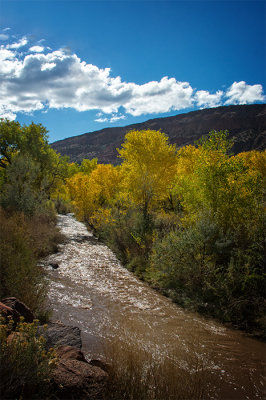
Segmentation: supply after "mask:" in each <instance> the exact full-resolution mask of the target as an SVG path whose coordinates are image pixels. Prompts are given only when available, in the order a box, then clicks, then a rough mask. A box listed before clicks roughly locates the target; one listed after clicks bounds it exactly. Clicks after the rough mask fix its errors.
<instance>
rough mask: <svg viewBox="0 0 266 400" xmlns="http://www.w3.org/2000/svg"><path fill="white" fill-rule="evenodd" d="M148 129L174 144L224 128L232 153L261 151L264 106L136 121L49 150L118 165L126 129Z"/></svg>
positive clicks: (265, 122) (73, 158)
mask: <svg viewBox="0 0 266 400" xmlns="http://www.w3.org/2000/svg"><path fill="white" fill-rule="evenodd" d="M133 129H134V130H142V129H152V130H161V131H162V132H164V133H166V134H167V135H168V137H169V140H170V142H171V143H175V144H176V145H177V147H182V146H185V145H188V144H194V142H195V140H198V139H200V138H201V137H202V136H203V135H206V134H208V133H209V132H210V131H211V130H213V129H214V130H217V131H219V130H228V131H229V133H230V137H232V138H234V142H235V145H234V148H233V152H234V153H235V154H236V153H239V152H242V151H249V150H263V149H265V147H266V135H265V133H266V105H265V104H251V105H237V106H223V107H216V108H210V109H205V110H199V111H192V112H189V113H186V114H179V115H176V116H173V117H167V118H155V119H150V120H148V121H145V122H142V123H140V124H134V125H128V126H124V127H117V128H105V129H102V130H99V131H96V132H89V133H85V134H83V135H78V136H74V137H70V138H67V139H64V140H60V141H58V142H55V143H52V144H51V146H52V148H53V149H55V150H57V151H58V152H59V153H61V154H62V155H67V156H69V157H70V160H71V161H77V162H81V161H82V160H83V158H89V159H91V158H94V157H97V158H98V160H99V162H100V163H105V164H108V163H111V164H114V165H115V164H119V163H121V159H120V158H118V157H117V155H118V153H117V150H116V149H117V148H121V143H123V142H124V138H125V134H126V133H127V132H129V131H130V130H133Z"/></svg>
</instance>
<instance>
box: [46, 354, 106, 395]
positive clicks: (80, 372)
mask: <svg viewBox="0 0 266 400" xmlns="http://www.w3.org/2000/svg"><path fill="white" fill-rule="evenodd" d="M67 353H69V354H68V357H69V355H70V353H71V352H70V351H67ZM72 355H73V354H72ZM68 357H66V358H64V356H61V357H60V358H59V361H58V363H57V365H56V367H55V369H54V371H53V375H52V378H53V383H54V386H55V395H56V397H57V398H60V399H73V400H74V399H84V400H85V399H90V400H104V399H106V391H107V381H108V374H107V373H106V372H105V371H103V370H102V369H101V368H98V367H93V366H92V365H90V364H88V363H87V362H86V361H85V362H84V361H81V360H77V359H71V358H68ZM78 357H79V355H78Z"/></svg>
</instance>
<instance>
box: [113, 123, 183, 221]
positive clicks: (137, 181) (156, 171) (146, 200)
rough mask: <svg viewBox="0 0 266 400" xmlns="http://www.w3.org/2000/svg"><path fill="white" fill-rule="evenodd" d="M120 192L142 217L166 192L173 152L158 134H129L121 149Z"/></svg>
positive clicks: (157, 132) (174, 151)
mask: <svg viewBox="0 0 266 400" xmlns="http://www.w3.org/2000/svg"><path fill="white" fill-rule="evenodd" d="M118 153H119V157H121V158H122V160H123V163H122V173H123V175H124V177H125V179H124V190H125V191H126V192H127V193H128V196H129V198H130V200H131V201H132V202H133V203H134V204H135V205H136V206H139V207H140V208H141V210H142V212H143V215H144V216H147V214H148V212H149V211H150V210H151V208H152V207H154V206H157V205H158V203H159V202H160V201H162V200H164V199H165V198H166V197H167V196H168V193H169V188H170V187H171V184H172V181H173V176H174V173H175V168H176V149H175V146H174V145H171V144H169V143H168V138H167V136H166V135H165V134H164V133H162V132H160V131H153V130H142V131H131V132H129V133H128V134H127V135H126V136H125V142H124V143H123V144H122V148H121V149H120V150H118Z"/></svg>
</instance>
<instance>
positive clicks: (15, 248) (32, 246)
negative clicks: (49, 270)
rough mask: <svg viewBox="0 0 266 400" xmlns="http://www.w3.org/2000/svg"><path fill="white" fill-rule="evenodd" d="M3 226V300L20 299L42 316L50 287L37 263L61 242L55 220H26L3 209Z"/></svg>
mask: <svg viewBox="0 0 266 400" xmlns="http://www.w3.org/2000/svg"><path fill="white" fill-rule="evenodd" d="M0 225H1V230H0V241H1V247H0V278H1V279H0V297H9V296H14V297H17V298H18V299H20V300H21V301H22V302H24V303H25V304H27V306H28V307H30V308H31V309H32V311H33V312H35V313H37V314H38V313H39V312H41V313H43V306H44V303H45V297H46V293H47V284H46V281H45V279H44V276H43V272H42V270H41V269H40V268H39V267H37V265H36V263H37V258H38V257H40V256H45V255H47V254H48V253H49V252H52V251H55V249H56V245H57V243H58V242H59V241H60V240H61V239H62V236H61V235H60V234H59V233H58V231H57V228H56V226H55V217H54V216H52V215H49V214H48V215H47V214H46V215H44V214H41V215H35V216H34V217H26V216H25V215H24V214H23V213H12V214H8V213H7V212H5V211H4V210H1V209H0Z"/></svg>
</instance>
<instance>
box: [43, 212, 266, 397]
mask: <svg viewBox="0 0 266 400" xmlns="http://www.w3.org/2000/svg"><path fill="white" fill-rule="evenodd" d="M58 226H59V228H60V230H61V231H62V233H63V234H64V235H65V238H66V239H65V241H64V243H63V244H61V245H60V246H59V251H58V253H56V254H53V255H50V256H49V257H47V258H46V259H44V260H43V261H42V266H43V267H44V268H45V269H46V271H47V277H48V280H49V283H50V289H49V302H50V305H51V308H52V310H53V317H52V318H53V320H60V321H62V322H63V323H64V324H68V325H75V326H78V327H79V328H80V329H81V331H82V340H83V351H84V353H85V354H86V356H87V357H88V358H98V359H99V358H100V359H104V358H105V357H106V347H107V346H108V345H109V344H110V343H112V342H114V340H119V341H120V343H122V344H124V346H125V348H127V347H128V346H129V342H130V346H135V351H136V352H139V351H141V350H143V351H144V352H146V354H150V355H151V358H152V357H154V356H156V359H157V360H160V359H162V360H163V359H164V358H166V357H170V355H171V354H174V356H175V360H177V361H178V368H180V369H183V370H184V371H186V372H187V374H188V376H192V375H193V374H195V368H200V369H201V370H204V371H205V383H204V385H206V387H208V388H209V389H208V390H205V393H206V398H212V399H224V400H234V399H239V400H242V399H247V400H254V399H264V398H266V397H265V391H264V390H265V365H266V363H265V351H266V345H265V343H262V342H260V341H257V340H255V339H252V338H249V337H246V336H245V335H244V334H243V333H242V332H239V331H234V330H231V329H228V328H227V327H225V326H223V325H221V324H219V323H217V322H215V321H213V320H210V319H205V318H204V317H202V316H200V315H198V314H196V313H190V312H188V311H186V310H184V309H182V308H180V307H178V306H177V305H176V304H174V303H173V302H172V301H171V300H170V299H168V298H166V297H164V296H162V295H160V294H159V293H157V292H156V291H154V290H153V289H152V288H150V287H149V286H148V285H147V284H145V283H144V282H142V281H140V280H139V279H137V278H136V277H135V276H134V275H133V274H132V273H131V272H129V271H127V270H126V269H125V268H124V267H123V266H122V265H121V264H120V262H119V261H118V260H117V258H116V256H115V255H114V253H113V252H112V251H111V250H110V249H109V248H108V247H107V246H105V245H104V244H103V243H101V242H100V241H98V240H97V238H96V237H94V236H93V234H92V233H91V232H88V230H87V228H86V226H85V225H84V224H82V223H80V222H78V221H77V220H76V219H75V218H74V216H73V215H72V214H68V215H59V216H58ZM51 263H57V264H58V268H57V269H54V268H53V267H52V266H51V265H50V264H51ZM136 400H137V399H136Z"/></svg>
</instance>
